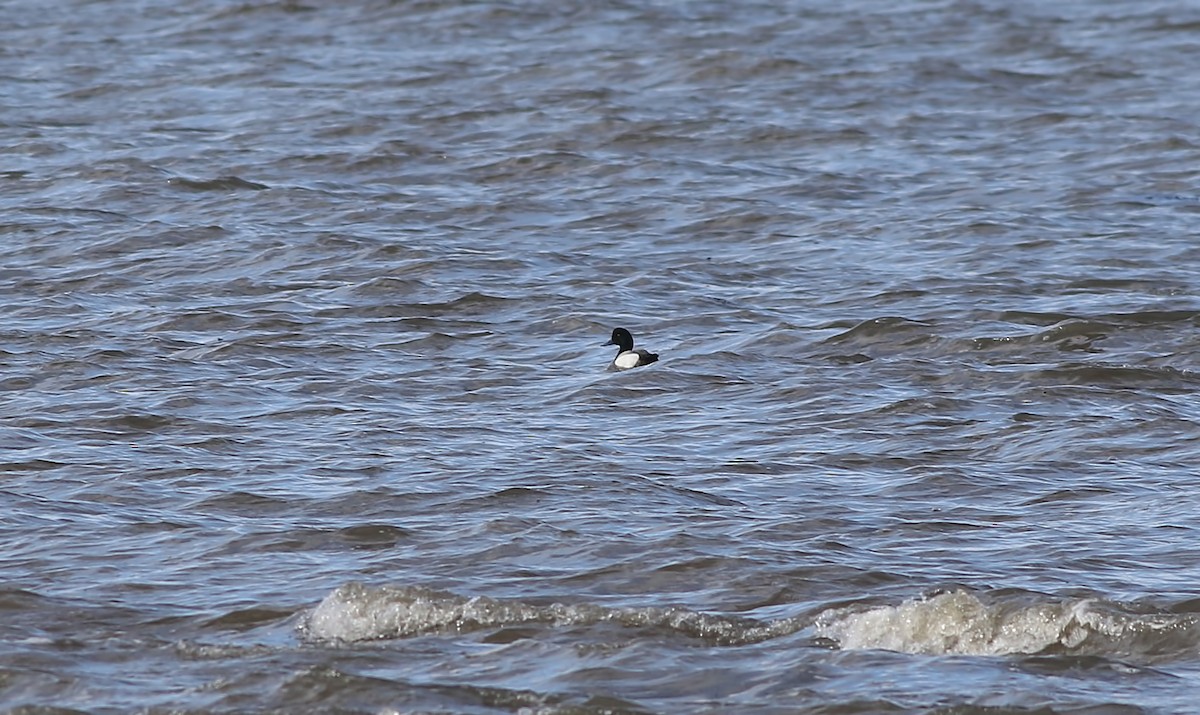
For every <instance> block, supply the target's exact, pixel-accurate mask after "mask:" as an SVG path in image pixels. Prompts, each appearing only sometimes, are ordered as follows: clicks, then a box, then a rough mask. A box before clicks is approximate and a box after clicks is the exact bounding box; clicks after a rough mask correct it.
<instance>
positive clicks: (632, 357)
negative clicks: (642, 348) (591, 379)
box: [613, 350, 642, 370]
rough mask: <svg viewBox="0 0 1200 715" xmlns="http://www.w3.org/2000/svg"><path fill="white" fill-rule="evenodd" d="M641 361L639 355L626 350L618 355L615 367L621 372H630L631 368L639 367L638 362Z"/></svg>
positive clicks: (614, 361) (614, 363)
mask: <svg viewBox="0 0 1200 715" xmlns="http://www.w3.org/2000/svg"><path fill="white" fill-rule="evenodd" d="M641 359H642V356H641V355H638V354H637V353H635V352H634V351H632V350H626V351H625V352H623V353H621V354H620V355H618V356H617V357H616V359H615V360H613V365H616V366H617V367H618V368H620V369H621V370H628V369H629V368H631V367H637V364H638V360H641Z"/></svg>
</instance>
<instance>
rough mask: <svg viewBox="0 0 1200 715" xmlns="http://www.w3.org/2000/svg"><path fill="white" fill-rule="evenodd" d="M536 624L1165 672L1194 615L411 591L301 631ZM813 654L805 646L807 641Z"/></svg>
mask: <svg viewBox="0 0 1200 715" xmlns="http://www.w3.org/2000/svg"><path fill="white" fill-rule="evenodd" d="M530 624H543V625H546V626H549V627H565V626H591V625H599V624H609V625H617V626H620V627H623V628H627V629H631V630H634V631H639V630H641V631H647V632H651V631H652V632H654V633H656V634H661V633H663V632H664V631H665V632H668V633H674V634H676V635H679V636H681V637H688V638H696V639H699V640H701V641H704V642H706V643H708V644H709V645H713V646H736V645H746V644H752V643H759V642H763V641H767V640H772V639H776V638H781V637H786V636H790V635H793V634H797V633H801V632H805V633H806V635H811V637H812V638H813V639H818V640H825V641H828V642H829V643H831V644H833V645H834V646H836V647H837V648H840V649H842V650H864V649H872V650H887V651H894V652H899V653H911V654H919V655H972V656H1010V655H1043V656H1046V655H1049V656H1053V655H1065V656H1071V657H1080V656H1084V657H1087V656H1096V657H1103V658H1111V659H1131V660H1140V661H1158V660H1168V659H1171V658H1173V657H1184V656H1187V655H1188V654H1190V653H1193V652H1194V651H1195V649H1196V647H1197V645H1200V614H1198V613H1196V612H1195V609H1193V608H1190V607H1189V606H1188V604H1181V607H1178V608H1175V609H1172V610H1166V611H1163V610H1152V609H1144V608H1135V607H1131V606H1128V605H1123V604H1118V603H1115V602H1113V601H1108V600H1105V599H1102V598H1095V597H1091V598H1061V599H1058V598H1054V597H1050V596H1046V595H1044V594H1036V593H1031V592H1025V591H1016V590H1012V591H1007V590H1006V591H991V592H972V591H969V590H966V589H956V590H952V591H944V592H940V593H936V594H932V595H929V596H924V597H920V598H916V599H912V600H907V601H904V602H902V603H900V604H898V605H882V606H879V605H875V606H866V605H864V604H853V605H850V606H840V607H835V608H829V609H825V610H822V611H820V612H819V613H818V614H817V615H816V616H815V618H814V617H810V616H803V615H798V616H791V617H784V618H779V619H775V620H760V619H754V618H747V617H741V616H732V615H721V614H712V613H704V612H700V611H695V610H690V609H686V608H679V607H672V608H658V607H608V606H600V605H596V604H589V603H581V604H563V603H550V604H546V605H539V604H535V603H529V602H525V601H521V600H514V599H495V598H489V597H484V596H477V597H473V598H468V597H464V596H461V595H458V594H454V593H448V592H444V591H436V590H432V589H427V588H420V587H393V586H382V587H371V586H367V585H364V584H361V583H357V582H351V583H348V584H345V585H343V586H340V587H338V588H337V589H335V590H334V591H333V592H332V593H330V594H329V595H328V596H326V597H325V599H324V600H323V601H321V603H320V604H319V605H318V606H317V607H316V608H315V609H313V610H312V611H311V612H310V613H309V614H308V616H307V617H306V618H305V619H303V620H302V622H301V624H300V629H301V632H302V635H303V637H305V638H306V639H308V640H311V641H318V642H342V643H353V642H359V641H369V640H379V639H390V638H408V637H413V636H417V635H423V634H428V633H469V632H475V631H480V630H486V629H490V628H497V629H503V628H507V627H511V626H516V625H530ZM809 642H810V643H811V642H813V641H811V640H810V641H809Z"/></svg>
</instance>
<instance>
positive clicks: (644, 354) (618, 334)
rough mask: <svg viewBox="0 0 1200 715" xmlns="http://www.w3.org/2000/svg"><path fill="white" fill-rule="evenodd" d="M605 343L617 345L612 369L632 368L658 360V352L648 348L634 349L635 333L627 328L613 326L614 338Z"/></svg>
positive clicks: (610, 366) (610, 367)
mask: <svg viewBox="0 0 1200 715" xmlns="http://www.w3.org/2000/svg"><path fill="white" fill-rule="evenodd" d="M605 345H616V346H617V356H616V357H615V358H613V361H612V365H609V369H610V370H630V369H632V368H635V367H641V366H642V365H649V364H650V363H652V362H657V361H658V354H657V353H652V352H649V351H646V350H634V349H633V335H632V334H630V332H629V331H628V330H626V329H625V328H613V332H612V340H609V341H608V342H607V343H605Z"/></svg>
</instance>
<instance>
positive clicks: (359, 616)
mask: <svg viewBox="0 0 1200 715" xmlns="http://www.w3.org/2000/svg"><path fill="white" fill-rule="evenodd" d="M533 623H543V624H547V625H552V626H580V625H583V626H586V625H596V624H600V623H612V624H617V625H620V626H624V627H626V628H631V629H650V630H667V631H671V632H675V633H678V634H680V635H683V636H689V637H693V638H699V639H701V640H704V641H708V642H711V643H714V644H718V645H738V644H745V643H756V642H759V641H763V640H768V639H770V638H774V637H777V636H781V635H787V634H789V633H795V632H796V631H799V630H800V629H801V628H803V626H804V624H803V623H802V622H801V621H800V620H799V619H782V620H778V621H758V620H754V619H750V618H740V617H736V616H722V615H714V614H708V613H701V612H699V611H692V610H688V609H686V608H656V607H644V608H613V607H608V606H599V605H595V604H588V603H582V604H563V603H551V604H547V605H537V604H533V603H526V602H524V601H518V600H510V599H495V598H488V597H486V596H476V597H473V598H467V597H464V596H460V595H457V594H453V593H447V592H443V591H435V590H432V589H426V588H419V587H393V586H381V587H369V586H366V585H364V584H361V583H357V582H351V583H348V584H345V585H343V586H340V587H338V588H337V589H335V590H334V591H333V592H332V593H330V594H329V595H328V596H326V597H325V599H324V600H323V601H321V603H320V604H319V605H318V606H317V607H316V608H315V609H313V611H312V613H310V614H309V616H308V618H307V619H305V621H304V622H303V624H302V626H301V628H302V631H303V634H304V635H305V637H307V638H309V639H311V640H317V641H344V642H354V641H366V640H377V639H383V638H406V637H411V636H415V635H419V634H424V633H431V632H444V631H450V632H458V633H463V632H471V631H477V630H482V629H486V628H496V627H506V626H514V625H520V624H533Z"/></svg>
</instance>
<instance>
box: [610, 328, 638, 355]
mask: <svg viewBox="0 0 1200 715" xmlns="http://www.w3.org/2000/svg"><path fill="white" fill-rule="evenodd" d="M605 345H616V346H617V351H618V352H625V351H626V350H633V336H632V335H630V334H629V331H628V330H626V329H625V328H613V334H612V340H609V341H608V342H607V343H605Z"/></svg>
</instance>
